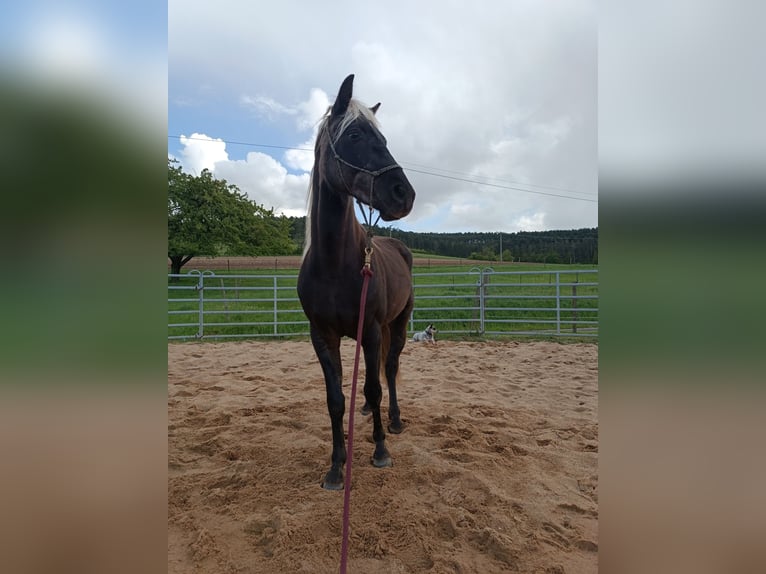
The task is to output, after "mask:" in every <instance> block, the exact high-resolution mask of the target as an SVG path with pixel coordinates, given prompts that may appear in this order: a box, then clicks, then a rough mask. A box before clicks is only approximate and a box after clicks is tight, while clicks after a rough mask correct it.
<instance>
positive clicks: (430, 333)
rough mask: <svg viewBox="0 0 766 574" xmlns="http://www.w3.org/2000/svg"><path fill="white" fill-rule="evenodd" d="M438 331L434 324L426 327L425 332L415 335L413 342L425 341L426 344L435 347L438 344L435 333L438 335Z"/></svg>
mask: <svg viewBox="0 0 766 574" xmlns="http://www.w3.org/2000/svg"><path fill="white" fill-rule="evenodd" d="M437 331H438V330H437V328H436V327H434V324H433V323H431V324H430V325H428V327H426V329H425V331H421V332H420V333H415V335H414V336H413V337H412V340H413V341H415V342H417V341H423V342H424V343H431V344H433V345H435V344H436V337H434V333H436V332H437Z"/></svg>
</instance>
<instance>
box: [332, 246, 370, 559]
mask: <svg viewBox="0 0 766 574" xmlns="http://www.w3.org/2000/svg"><path fill="white" fill-rule="evenodd" d="M371 259H372V248H370V247H368V248H367V249H365V263H364V267H362V275H363V276H364V281H363V282H362V297H361V299H360V301H359V324H358V326H357V328H356V351H355V352H354V374H353V376H352V378H351V403H350V405H349V408H350V409H351V410H350V411H349V413H348V449H347V451H348V456H346V481H345V484H344V493H343V541H342V543H341V547H340V574H346V566H347V563H348V531H349V517H350V514H351V508H350V507H351V461H352V460H353V455H354V412H355V410H356V409H355V408H354V407H355V405H356V379H357V375H358V374H359V350H360V348H361V346H362V327H364V308H365V306H366V304H367V287H368V284H369V282H370V277H372V269H371V268H370V260H371Z"/></svg>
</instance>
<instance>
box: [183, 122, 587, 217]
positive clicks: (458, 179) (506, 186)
mask: <svg viewBox="0 0 766 574" xmlns="http://www.w3.org/2000/svg"><path fill="white" fill-rule="evenodd" d="M182 137H184V138H185V139H190V140H196V141H205V142H210V141H220V142H223V143H226V144H231V145H243V146H249V147H263V148H269V149H284V150H294V151H314V150H313V149H310V148H301V147H292V146H280V145H271V144H261V143H253V142H238V141H233V140H224V139H221V138H215V139H212V138H195V137H193V136H177V135H168V138H173V139H179V140H180V139H181V138H182ZM400 163H402V164H404V165H405V166H406V165H407V164H408V163H409V162H400ZM409 165H419V164H415V163H410V164H409ZM424 167H428V166H424ZM428 169H439V170H440V171H446V172H450V171H451V170H446V169H441V168H431V167H428ZM407 170H408V171H411V172H414V173H421V174H424V175H431V176H434V177H441V178H444V179H452V180H455V181H462V182H465V183H473V184H477V185H486V186H488V187H495V188H498V189H510V190H513V191H521V192H523V193H533V194H535V195H546V196H549V197H559V198H562V199H573V200H575V201H587V202H590V203H598V200H597V199H588V198H586V197H572V196H571V195H560V194H556V193H546V192H544V191H535V190H533V189H524V188H521V187H514V186H510V185H500V184H497V183H489V182H486V181H479V180H476V179H469V178H464V177H456V176H452V175H445V174H442V173H436V172H433V171H426V170H421V169H415V168H412V167H408V168H407ZM452 173H461V172H457V171H452ZM479 177H484V176H479ZM485 179H494V180H496V181H503V180H502V179H500V178H490V177H487V178H485ZM524 185H530V186H534V187H542V188H546V187H547V188H549V189H562V190H564V189H563V188H555V187H551V186H544V185H535V184H531V183H530V184H524ZM564 191H569V192H570V193H580V194H584V193H587V192H581V191H575V190H564Z"/></svg>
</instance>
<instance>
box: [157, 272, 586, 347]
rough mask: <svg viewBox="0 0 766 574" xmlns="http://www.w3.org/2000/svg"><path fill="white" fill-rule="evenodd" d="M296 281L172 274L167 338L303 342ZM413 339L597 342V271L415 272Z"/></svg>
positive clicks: (281, 277)
mask: <svg viewBox="0 0 766 574" xmlns="http://www.w3.org/2000/svg"><path fill="white" fill-rule="evenodd" d="M297 281H298V275H297V274H276V275H230V274H222V275H216V274H215V273H214V272H213V271H197V270H194V271H189V272H188V273H186V274H179V275H174V274H170V275H168V339H170V340H189V339H231V338H256V337H261V338H274V337H303V336H308V334H309V325H308V321H307V319H306V316H305V315H304V313H303V309H302V308H301V305H300V301H299V300H298V294H297V291H296V285H297ZM413 286H414V290H415V308H414V310H413V312H412V316H411V317H410V322H409V331H410V334H412V333H414V332H416V331H420V330H422V329H424V328H425V327H426V325H428V324H429V323H434V324H435V325H436V327H437V329H438V331H439V333H440V334H442V335H446V334H457V335H460V334H463V335H468V334H480V335H482V334H483V335H525V336H527V335H533V336H534V335H538V336H566V337H597V336H598V270H596V269H587V270H565V271H501V272H495V271H494V269H492V268H491V267H484V268H479V267H474V268H473V269H471V270H470V271H460V272H444V273H414V274H413Z"/></svg>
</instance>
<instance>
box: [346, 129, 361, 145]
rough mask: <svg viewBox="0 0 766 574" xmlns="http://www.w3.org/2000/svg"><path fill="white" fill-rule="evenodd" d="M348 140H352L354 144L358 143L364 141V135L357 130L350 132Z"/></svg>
mask: <svg viewBox="0 0 766 574" xmlns="http://www.w3.org/2000/svg"><path fill="white" fill-rule="evenodd" d="M348 139H350V140H351V141H352V142H358V141H359V140H360V139H362V134H360V133H359V132H358V131H356V130H354V131H350V132H348Z"/></svg>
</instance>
